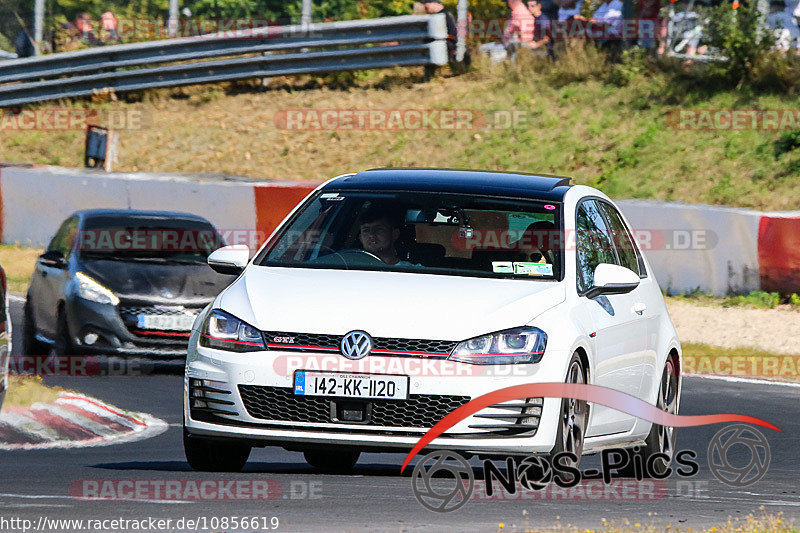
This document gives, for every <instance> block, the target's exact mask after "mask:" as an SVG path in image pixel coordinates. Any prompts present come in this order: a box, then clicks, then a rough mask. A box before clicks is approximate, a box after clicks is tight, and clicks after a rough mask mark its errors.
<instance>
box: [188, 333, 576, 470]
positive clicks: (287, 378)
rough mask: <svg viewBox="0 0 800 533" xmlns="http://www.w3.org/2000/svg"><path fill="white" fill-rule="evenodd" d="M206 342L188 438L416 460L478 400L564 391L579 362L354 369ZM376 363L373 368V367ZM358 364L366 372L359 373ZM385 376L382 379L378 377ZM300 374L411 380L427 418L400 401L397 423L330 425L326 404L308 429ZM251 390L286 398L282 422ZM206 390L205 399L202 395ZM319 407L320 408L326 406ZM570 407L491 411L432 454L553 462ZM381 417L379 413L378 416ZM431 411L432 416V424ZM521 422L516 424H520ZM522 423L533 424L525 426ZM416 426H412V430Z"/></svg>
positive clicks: (388, 360) (194, 381)
mask: <svg viewBox="0 0 800 533" xmlns="http://www.w3.org/2000/svg"><path fill="white" fill-rule="evenodd" d="M196 335H197V333H193V338H192V340H191V341H190V345H189V353H188V357H187V363H186V374H185V382H184V424H185V427H186V429H187V431H188V432H189V433H190V434H192V435H202V436H207V437H217V438H233V439H241V440H246V441H249V442H250V444H251V445H254V446H264V445H276V446H283V447H285V448H287V449H297V450H301V449H306V448H312V447H319V446H326V445H331V444H332V445H337V446H346V447H354V448H357V449H360V450H364V451H397V452H407V451H409V450H410V449H411V448H412V447H413V446H414V445H415V444H416V443H417V442H418V440H419V439H420V438H421V437H422V436H423V435H424V434H425V433H426V432H427V431H428V430H429V429H430V428H431V427H432V426H433V425H434V424H435V423H436V422H438V421H439V420H440V419H441V418H442V417H443V416H444V415H446V414H447V413H449V412H450V411H452V409H450V407H453V408H455V407H457V406H459V405H463V403H466V402H467V401H469V400H471V399H474V398H477V397H479V396H482V395H484V394H487V393H490V392H493V391H496V390H499V389H503V388H506V387H510V386H514V385H522V384H531V383H544V382H563V380H564V375H565V372H566V361H567V360H568V359H569V358H568V357H567V355H566V354H559V353H547V354H545V357H544V358H543V360H542V362H540V363H537V364H530V365H528V364H525V365H502V366H494V365H486V366H482V365H470V364H466V363H458V362H452V361H446V360H437V361H424V360H421V359H415V358H401V357H392V356H389V357H385V356H376V355H370V356H368V357H367V358H366V359H363V360H361V361H350V360H347V359H345V358H344V357H342V356H341V355H339V354H338V353H331V354H311V353H296V352H295V353H290V352H286V351H277V350H270V351H264V352H250V353H232V352H227V351H222V350H215V349H211V348H207V347H203V346H197V343H196ZM570 355H571V354H570ZM368 360H369V361H370V362H369V363H366V362H367V361H368ZM354 363H362V364H361V365H359V366H354ZM375 369H378V370H380V371H373V372H370V370H375ZM296 370H324V371H338V372H349V373H352V372H357V373H386V374H401V375H409V376H410V383H409V401H410V400H411V399H412V398H413V399H414V400H415V401H416V402H417V403H416V404H415V405H417V406H419V413H417V414H419V416H414V413H409V412H408V411H407V410H406V411H403V406H402V405H401V404H400V402H396V403H394V404H393V405H392V406H390V407H388V408H387V409H388V411H391V409H394V410H395V412H396V413H397V416H396V417H395V419H392V417H391V416H387V415H386V412H388V411H387V409H383V410H382V412H383V413H384V416H383V418H382V422H380V423H372V422H369V423H365V422H360V423H349V422H335V421H333V415H331V418H330V419H328V420H323V419H324V418H325V414H324V412H322V411H324V410H325V409H326V407H325V406H324V405H322V406H321V407H320V408H319V409H318V411H317V412H314V413H313V416H312V418H315V419H314V420H312V421H308V419H307V418H306V420H301V419H302V418H303V416H297V417H296V418H295V419H292V415H291V414H288V415H287V412H288V413H293V412H297V413H304V416H306V417H307V416H308V413H309V408H308V406H307V405H304V403H303V402H306V401H308V398H309V397H305V396H300V397H296V396H294V395H293V376H294V372H295V371H296ZM190 384H191V386H190ZM248 388H249V390H251V391H252V390H259V391H267V392H269V393H270V397H272V398H280V399H281V403H280V405H275V406H274V409H272V412H273V413H275V414H274V416H269V415H267V416H265V415H264V411H269V410H270V407H271V406H270V404H269V402H268V400H265V401H263V402H262V403H261V404H260V405H259V406H258V407H260V408H262V409H261V410H260V411H259V410H256V409H254V404H253V400H252V398H251V399H248V397H249V396H251V395H249V394H247V392H246V391H247V390H248ZM190 389H191V395H192V398H190ZM200 389H204V390H203V391H202V392H201V391H200ZM195 395H203V397H204V398H205V399H209V400H210V401H208V402H207V401H205V400H203V399H202V398H201V399H199V400H198V398H197V397H195ZM443 398H458V399H459V400H458V401H457V402H455V403H452V404H447V408H446V409H445V410H442V409H439V410H438V411H431V412H428V411H429V410H427V411H426V405H425V402H427V401H430V402H431V403H438V404H441V403H442V402H441V401H440V400H441V399H443ZM195 400H197V401H195ZM322 400H325V401H330V403H331V409H332V410H333V411H331V412H335V410H336V409H337V406H336V401H337V399H332V400H329V399H328V398H324V399H322ZM338 401H346V400H338ZM359 401H361V400H359ZM382 401H383V402H390V401H391V400H382ZM313 402H314V405H317V406H319V405H320V399H319V398H316V399H315V400H313ZM365 402H366V403H369V402H370V401H369V400H366V401H365ZM531 403H536V404H537V405H539V406H540V407H538V409H537V408H536V407H528V408H527V409H528V410H527V411H524V412H523V411H521V410H515V409H514V406H515V405H521V404H524V405H530V404H531ZM510 404H513V405H510ZM560 404H561V400H560V399H558V398H543V399H538V398H536V399H534V398H520V399H519V400H517V401H511V402H504V403H501V404H497V405H494V406H490V407H487V408H485V409H482V410H481V411H479V412H477V413H475V414H473V415H471V416H469V417H467V418H466V419H464V420H462V421H460V422H458V423H457V424H455V425H454V426H453V427H452V428H450V429H449V430H447V431H446V432H445V433H444V434H443V435H441V436H440V437H438V438H436V439H435V440H434V441H433V442H432V443H431V444H430V445H429V446H428V447H427V448H428V449H450V450H457V451H460V452H463V453H474V454H486V455H490V454H528V453H548V452H550V451H551V450H552V448H553V445H554V443H555V439H556V434H557V423H558V417H559V412H560ZM374 405H375V406H377V405H378V403H375V404H374ZM198 406H200V408H198ZM287 406H288V407H287ZM383 407H386V406H383ZM365 409H367V408H365ZM376 409H377V408H376V407H372V411H373V413H374V412H376ZM423 411H424V412H425V413H427V415H425V416H423V414H422V413H423ZM233 413H235V414H233ZM503 413H504V414H508V415H510V416H509V418H503V417H500V416H498V415H500V414H503ZM515 414H516V415H517V418H516V419H515V418H513V415H515ZM521 414H526V415H527V414H530V415H531V416H528V417H525V418H520V416H519V415H521ZM481 415H493V416H491V417H482V416H481ZM320 417H322V418H320ZM403 417H405V418H403ZM412 419H413V421H412V422H410V423H407V424H406V423H403V422H402V421H405V420H412ZM401 420H402V421H401ZM532 422H534V424H535V426H536V428H535V429H534V430H533V431H530V430H528V431H515V430H514V429H513V428H514V424H515V423H521V424H527V425H530V424H531V423H532ZM471 426H473V427H471ZM475 426H478V427H479V428H480V429H479V428H477V427H475Z"/></svg>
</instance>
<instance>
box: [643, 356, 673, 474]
mask: <svg viewBox="0 0 800 533" xmlns="http://www.w3.org/2000/svg"><path fill="white" fill-rule="evenodd" d="M656 407H658V408H659V409H661V410H662V411H666V412H667V413H670V414H673V415H674V414H678V374H677V371H676V368H675V360H674V359H673V358H672V357H671V356H670V357H668V358H667V362H666V364H665V365H664V371H663V372H662V373H661V383H660V385H659V387H658V398H657V399H656ZM677 437H678V435H677V432H676V430H675V428H674V427H671V426H659V425H657V424H653V425H652V426H651V427H650V433H649V434H648V435H647V439H645V447H644V450H642V453H643V454H644V459H645V461H646V460H647V459H649V458H650V456H651V455H654V454H656V453H663V454H665V455H667V456H669V460H664V459H661V458H658V459H656V460H655V461H654V462H653V470H654V472H655V473H656V474H658V475H663V474H664V473H665V472H666V471H667V468H669V465H670V464H671V463H672V460H673V459H674V458H675V443H676V441H677Z"/></svg>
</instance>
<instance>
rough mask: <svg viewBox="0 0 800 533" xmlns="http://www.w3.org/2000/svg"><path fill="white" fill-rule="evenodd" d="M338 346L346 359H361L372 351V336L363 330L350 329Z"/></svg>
mask: <svg viewBox="0 0 800 533" xmlns="http://www.w3.org/2000/svg"><path fill="white" fill-rule="evenodd" d="M339 347H340V349H341V351H342V355H343V356H345V357H347V358H348V359H363V358H365V357H366V356H368V355H369V353H370V352H371V351H372V338H371V337H370V336H369V335H367V334H366V333H365V332H363V331H351V332H350V333H348V334H347V335H345V336H344V338H343V339H342V343H341V345H340V346H339Z"/></svg>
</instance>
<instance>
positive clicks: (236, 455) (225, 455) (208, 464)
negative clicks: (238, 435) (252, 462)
mask: <svg viewBox="0 0 800 533" xmlns="http://www.w3.org/2000/svg"><path fill="white" fill-rule="evenodd" d="M250 449H251V448H250V446H247V445H246V444H240V443H237V442H225V441H216V440H211V439H204V438H202V437H195V436H192V435H189V432H188V431H186V428H184V429H183V451H184V454H185V455H186V461H188V463H189V466H191V467H192V470H198V471H200V472H241V471H242V468H244V465H245V463H247V458H248V457H250Z"/></svg>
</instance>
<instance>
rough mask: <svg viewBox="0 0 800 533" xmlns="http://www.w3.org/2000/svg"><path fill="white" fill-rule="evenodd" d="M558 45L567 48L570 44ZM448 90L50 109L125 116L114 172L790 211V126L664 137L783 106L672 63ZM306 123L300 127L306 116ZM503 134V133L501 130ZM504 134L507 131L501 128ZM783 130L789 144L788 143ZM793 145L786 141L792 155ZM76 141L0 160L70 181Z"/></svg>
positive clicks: (586, 56)
mask: <svg viewBox="0 0 800 533" xmlns="http://www.w3.org/2000/svg"><path fill="white" fill-rule="evenodd" d="M571 44H572V43H571ZM475 64H476V67H475V69H474V70H473V71H471V72H470V73H468V74H466V75H463V76H459V77H448V76H441V77H437V78H434V80H433V81H431V82H430V83H421V79H422V76H421V74H422V72H421V68H419V69H415V68H401V69H395V70H385V71H368V72H361V73H356V74H352V75H350V74H348V75H339V76H334V77H327V78H326V77H307V76H306V77H297V78H275V79H272V80H271V81H270V82H269V84H268V85H267V86H263V87H262V86H260V85H258V84H256V83H249V82H248V83H242V82H240V83H229V84H221V85H214V86H205V87H187V88H178V89H163V90H156V91H150V92H147V93H145V94H143V95H127V96H126V99H127V100H128V101H125V102H122V101H120V102H107V103H90V102H60V103H58V104H55V103H51V104H43V105H41V106H39V107H47V108H52V107H59V108H63V107H70V106H81V107H92V108H100V109H106V110H109V109H116V110H120V111H122V112H124V113H128V112H130V111H134V112H139V113H140V119H141V123H140V125H136V126H135V127H133V128H132V129H121V130H120V131H119V133H120V146H119V154H120V163H119V167H118V168H119V169H120V170H124V171H159V172H187V173H207V172H220V173H225V174H232V175H241V176H250V177H253V178H262V179H263V178H269V179H315V180H322V179H327V178H329V177H331V176H334V175H337V174H339V173H342V172H350V171H355V170H361V169H365V168H371V167H382V166H432V167H461V168H464V167H467V168H485V169H500V170H523V171H530V172H545V173H555V174H566V175H571V176H574V177H575V181H576V182H577V183H580V184H588V185H592V186H596V187H599V188H600V189H602V190H603V191H604V192H606V193H608V194H609V195H611V196H612V197H614V198H630V197H635V198H659V199H664V200H680V201H685V202H689V203H698V202H701V203H709V204H719V205H732V206H743V207H751V208H759V209H766V210H790V209H800V180H798V179H796V177H797V175H798V173H800V141H797V139H800V134H798V131H800V126H797V127H796V128H794V129H793V130H792V131H777V130H763V129H762V130H752V129H750V130H748V129H745V130H736V131H733V130H697V129H680V128H676V127H675V125H674V122H671V120H672V118H674V117H675V116H676V113H678V112H680V111H685V110H693V109H698V108H702V109H706V110H720V109H722V110H725V109H742V110H752V109H760V110H771V109H781V110H782V109H794V108H796V107H797V103H798V99H797V96H796V95H794V94H791V93H790V92H786V91H775V92H767V91H764V90H756V89H753V88H747V87H744V88H739V89H737V88H726V87H725V86H721V85H714V84H711V83H704V82H703V79H702V76H701V75H700V74H698V73H696V72H694V71H693V70H692V69H694V68H699V67H697V66H695V67H684V66H681V65H680V64H679V63H678V64H668V63H667V64H661V63H653V62H650V61H648V60H647V59H646V58H644V57H640V56H636V55H635V54H631V55H630V56H626V57H625V58H624V60H623V61H622V62H621V63H618V64H610V63H608V62H607V61H606V60H605V58H604V57H603V56H602V55H600V54H598V53H597V52H595V51H592V48H591V47H588V48H586V47H583V46H569V47H568V48H567V49H566V50H564V51H563V52H562V53H561V55H560V57H559V61H558V62H556V63H552V62H549V61H547V60H543V59H537V58H532V57H531V58H525V57H522V55H520V57H519V58H518V60H517V61H516V62H515V63H507V64H500V65H494V64H490V63H488V62H487V61H485V60H483V58H480V57H476V61H475ZM402 109H430V110H440V111H441V110H468V111H473V112H475V114H476V115H478V114H481V116H484V117H486V119H487V120H486V126H485V127H484V126H476V127H475V128H467V129H461V130H458V129H454V128H438V129H433V128H410V129H392V130H386V129H382V130H369V129H367V130H364V129H359V128H357V127H350V128H348V127H344V126H341V127H332V128H329V127H324V126H323V125H321V124H320V123H319V122H316V123H309V124H305V123H300V124H299V125H297V127H289V126H288V125H287V123H286V121H285V120H284V121H283V122H282V121H281V118H280V117H281V116H284V117H285V113H286V112H287V111H289V110H317V111H322V110H402ZM306 116H308V115H306ZM503 117H505V118H509V117H516V118H512V119H510V120H511V122H512V123H510V124H507V123H504V122H503V120H501V118H503ZM517 119H518V120H517ZM795 130H798V131H795ZM795 141H797V142H795ZM83 144H84V141H83V131H78V130H76V131H4V133H3V137H2V139H0V153H2V154H3V158H4V159H6V160H10V161H21V162H31V163H43V164H53V165H64V166H72V167H79V166H82V163H83V161H82V157H83V155H82V154H83Z"/></svg>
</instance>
